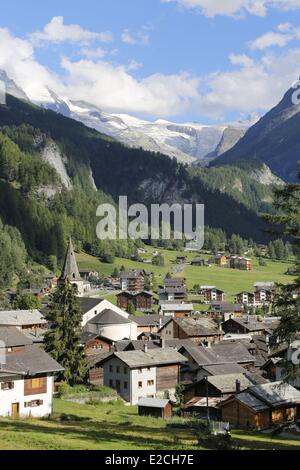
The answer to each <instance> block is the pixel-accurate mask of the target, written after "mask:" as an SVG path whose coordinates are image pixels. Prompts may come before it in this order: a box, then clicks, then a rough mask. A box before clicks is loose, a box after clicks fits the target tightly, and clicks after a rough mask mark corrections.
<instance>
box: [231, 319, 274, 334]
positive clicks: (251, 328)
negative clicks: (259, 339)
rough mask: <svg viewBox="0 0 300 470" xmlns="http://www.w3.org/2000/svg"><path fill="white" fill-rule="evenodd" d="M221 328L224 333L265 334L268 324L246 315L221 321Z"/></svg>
mask: <svg viewBox="0 0 300 470" xmlns="http://www.w3.org/2000/svg"><path fill="white" fill-rule="evenodd" d="M222 329H223V331H224V332H225V333H237V334H248V333H249V334H251V335H265V334H268V333H269V332H270V325H267V324H266V323H265V322H262V321H257V320H256V317H254V318H253V319H252V317H251V315H248V316H247V317H243V318H230V319H229V320H227V321H225V322H223V323H222Z"/></svg>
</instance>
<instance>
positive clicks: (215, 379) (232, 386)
mask: <svg viewBox="0 0 300 470" xmlns="http://www.w3.org/2000/svg"><path fill="white" fill-rule="evenodd" d="M252 385H253V382H252V381H251V380H249V378H247V377H246V375H244V374H243V373H241V372H239V373H233V374H222V375H208V376H207V377H205V378H203V379H202V380H200V381H199V382H196V383H194V384H192V385H190V386H189V388H193V392H194V396H197V397H206V396H207V395H208V396H209V397H220V398H224V397H225V398H227V397H228V396H230V395H232V394H233V393H235V392H239V391H243V390H246V389H247V388H249V387H250V386H252Z"/></svg>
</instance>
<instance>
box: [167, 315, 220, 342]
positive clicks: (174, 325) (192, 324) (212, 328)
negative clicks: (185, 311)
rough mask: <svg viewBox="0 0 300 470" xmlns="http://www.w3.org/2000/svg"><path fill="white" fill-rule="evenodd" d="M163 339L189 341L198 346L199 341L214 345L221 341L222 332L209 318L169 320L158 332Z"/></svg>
mask: <svg viewBox="0 0 300 470" xmlns="http://www.w3.org/2000/svg"><path fill="white" fill-rule="evenodd" d="M159 333H160V335H161V337H162V338H164V339H175V338H179V339H191V340H192V341H194V342H195V343H197V344H199V343H200V342H201V341H205V342H207V343H215V342H218V341H220V340H221V339H222V336H223V331H222V330H220V328H218V327H217V325H216V323H214V322H213V321H212V320H210V319H209V318H195V317H185V318H170V320H169V321H168V322H167V323H165V325H163V326H162V327H161V329H160V330H159Z"/></svg>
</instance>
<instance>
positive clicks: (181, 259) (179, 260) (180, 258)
mask: <svg viewBox="0 0 300 470" xmlns="http://www.w3.org/2000/svg"><path fill="white" fill-rule="evenodd" d="M185 262H186V256H176V263H177V264H184V263H185Z"/></svg>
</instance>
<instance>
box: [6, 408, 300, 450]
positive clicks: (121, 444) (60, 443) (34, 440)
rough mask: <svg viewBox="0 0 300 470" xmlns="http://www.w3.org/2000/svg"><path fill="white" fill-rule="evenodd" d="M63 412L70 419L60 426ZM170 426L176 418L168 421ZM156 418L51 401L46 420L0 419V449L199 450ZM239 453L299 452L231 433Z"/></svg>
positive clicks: (282, 442) (280, 441) (185, 434)
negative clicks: (48, 417)
mask: <svg viewBox="0 0 300 470" xmlns="http://www.w3.org/2000/svg"><path fill="white" fill-rule="evenodd" d="M62 413H66V414H68V415H69V416H71V419H70V421H68V422H61V421H60V419H59V416H60V415H61V414H62ZM172 421H173V422H174V423H176V422H178V421H179V422H180V421H181V420H180V418H173V419H172ZM167 422H168V421H164V420H162V419H157V418H149V417H140V416H138V415H137V407H135V406H126V405H123V404H121V403H111V404H100V405H79V404H75V403H71V402H66V401H63V400H60V399H56V400H55V403H54V415H53V417H52V418H51V419H39V420H35V419H24V420H22V419H18V420H13V419H8V418H7V419H3V418H2V419H0V450H13V449H14V450H21V449H22V450H38V449H44V450H55V449H57V450H75V449H78V450H97V449H98V450H100V449H101V450H125V449H126V450H141V449H145V450H163V449H165V450H177V449H181V450H188V449H193V450H197V449H200V448H199V447H198V446H197V445H196V441H195V437H194V435H193V433H192V432H191V431H190V430H189V429H186V430H185V429H179V428H176V427H175V428H171V429H168V427H167ZM232 436H233V438H234V440H235V441H236V443H237V444H238V446H239V447H240V448H242V449H290V450H293V449H294V450H296V449H299V448H300V441H299V440H297V439H296V438H291V439H284V438H278V437H277V438H275V439H272V438H270V437H269V436H268V435H266V434H262V433H261V434H259V433H251V432H243V431H233V432H232Z"/></svg>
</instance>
